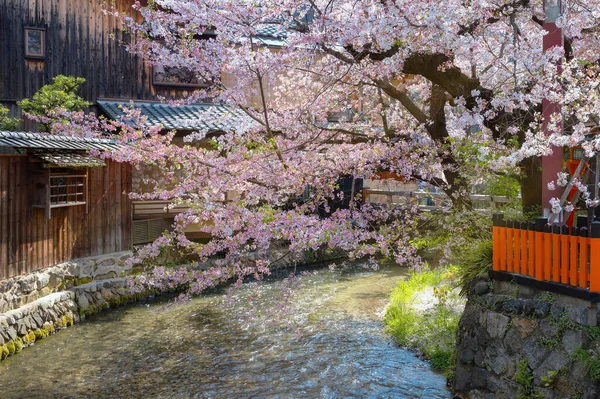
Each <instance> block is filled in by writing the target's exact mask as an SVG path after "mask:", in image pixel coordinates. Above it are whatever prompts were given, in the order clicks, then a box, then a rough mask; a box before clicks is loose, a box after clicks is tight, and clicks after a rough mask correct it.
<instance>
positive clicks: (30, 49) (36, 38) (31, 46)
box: [25, 27, 46, 59]
mask: <svg viewBox="0 0 600 399" xmlns="http://www.w3.org/2000/svg"><path fill="white" fill-rule="evenodd" d="M25 58H34V59H44V58H46V29H45V28H34V27H26V28H25Z"/></svg>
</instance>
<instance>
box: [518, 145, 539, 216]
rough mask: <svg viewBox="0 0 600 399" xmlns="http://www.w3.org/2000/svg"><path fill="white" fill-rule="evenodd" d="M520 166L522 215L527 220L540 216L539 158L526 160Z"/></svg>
mask: <svg viewBox="0 0 600 399" xmlns="http://www.w3.org/2000/svg"><path fill="white" fill-rule="evenodd" d="M520 166H521V169H522V171H521V176H520V177H519V184H520V185H521V199H522V207H523V215H525V216H528V217H529V218H534V217H538V216H542V160H541V158H539V157H531V158H527V159H525V160H523V161H522V162H521V164H520Z"/></svg>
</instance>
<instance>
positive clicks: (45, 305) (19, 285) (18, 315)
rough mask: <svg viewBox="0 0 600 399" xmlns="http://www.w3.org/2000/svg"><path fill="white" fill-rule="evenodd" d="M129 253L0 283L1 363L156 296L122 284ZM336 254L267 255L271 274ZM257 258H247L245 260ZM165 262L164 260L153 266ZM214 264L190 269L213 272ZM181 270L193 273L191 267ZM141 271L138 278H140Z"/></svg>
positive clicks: (279, 252) (279, 251) (68, 264)
mask: <svg viewBox="0 0 600 399" xmlns="http://www.w3.org/2000/svg"><path fill="white" fill-rule="evenodd" d="M130 255H131V253H130V252H119V253H114V254H109V255H103V256H97V257H92V258H85V259H77V260H73V261H70V262H66V263H63V264H60V265H56V266H53V267H49V268H46V269H43V270H40V271H37V272H35V273H32V274H29V275H24V276H17V277H13V278H9V279H6V280H2V281H0V360H3V359H5V358H6V357H8V356H10V355H12V354H14V353H17V352H20V351H21V350H22V349H23V348H25V347H27V346H29V345H32V344H33V343H34V342H35V341H36V340H39V339H42V338H45V337H47V336H48V335H50V334H53V333H55V332H57V331H59V330H61V329H63V328H67V327H69V326H70V325H72V324H73V323H75V322H78V321H80V320H83V319H85V318H86V317H87V316H90V315H92V314H94V313H97V312H99V311H101V310H103V309H106V308H108V307H115V306H118V305H121V304H125V303H130V302H134V301H137V300H138V299H140V298H143V297H147V296H149V295H154V294H157V293H156V292H151V291H147V292H135V293H134V292H133V290H130V289H129V287H128V283H127V280H126V278H119V277H117V276H119V275H121V274H122V273H125V272H128V271H130V269H131V267H130V266H128V265H127V264H126V263H125V260H126V259H127V258H128V257H129V256H130ZM336 256H337V254H335V253H333V254H326V253H323V254H321V253H317V254H314V253H310V252H307V253H304V254H301V255H294V254H292V253H290V252H289V251H288V250H287V248H273V249H271V250H270V252H269V257H270V259H271V260H272V261H273V262H274V268H275V269H278V268H286V267H290V266H293V265H296V264H307V263H314V262H320V261H324V260H326V259H330V258H336ZM256 257H258V254H254V253H250V254H248V255H246V258H247V259H248V260H252V259H254V258H256ZM160 262H165V263H166V262H167V260H166V259H161V260H158V264H160ZM214 262H215V260H210V261H208V262H206V263H203V264H200V265H195V266H194V268H195V269H206V268H208V267H211V266H213V264H214ZM180 267H188V268H192V266H191V265H189V264H187V265H180ZM144 271H145V270H144V268H141V269H139V270H137V272H144Z"/></svg>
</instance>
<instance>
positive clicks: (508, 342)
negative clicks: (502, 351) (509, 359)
mask: <svg viewBox="0 0 600 399" xmlns="http://www.w3.org/2000/svg"><path fill="white" fill-rule="evenodd" d="M504 347H505V348H506V351H507V352H508V353H509V354H511V355H518V354H520V353H521V351H522V350H523V336H522V334H521V332H520V331H519V330H518V329H517V328H511V329H509V330H508V331H507V332H506V335H505V336H504Z"/></svg>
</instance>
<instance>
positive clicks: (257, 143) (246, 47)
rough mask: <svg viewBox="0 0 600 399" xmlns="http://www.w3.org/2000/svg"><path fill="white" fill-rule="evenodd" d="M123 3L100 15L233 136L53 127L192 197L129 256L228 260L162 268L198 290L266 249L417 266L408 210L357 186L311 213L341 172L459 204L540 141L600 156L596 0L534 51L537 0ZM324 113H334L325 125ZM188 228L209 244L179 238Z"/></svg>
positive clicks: (90, 121) (86, 125) (252, 269)
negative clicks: (195, 85) (105, 141)
mask: <svg viewBox="0 0 600 399" xmlns="http://www.w3.org/2000/svg"><path fill="white" fill-rule="evenodd" d="M135 9H136V11H132V12H131V13H125V14H119V13H118V12H117V11H115V10H112V9H110V7H109V6H107V9H106V12H108V13H113V14H115V15H119V17H121V18H123V19H124V20H125V22H126V24H127V26H128V27H129V29H130V30H131V31H132V33H133V39H132V41H131V43H129V44H128V49H129V51H131V52H133V53H136V54H139V55H141V56H143V57H144V59H146V60H147V62H148V63H150V64H153V65H163V66H172V67H185V68H187V69H188V70H191V71H193V72H194V73H195V74H196V76H197V77H198V78H199V79H201V80H203V81H205V82H208V86H207V87H206V88H202V89H199V90H197V91H195V92H193V93H191V94H190V95H189V96H188V97H187V98H185V99H179V100H177V101H186V102H197V101H206V100H207V99H209V100H210V101H212V102H214V103H219V104H224V105H226V106H228V107H231V108H232V109H237V110H241V111H243V112H244V114H245V115H246V118H245V119H243V120H240V121H239V123H238V126H237V127H238V128H237V129H235V130H232V131H223V132H219V133H218V134H216V133H215V132H210V131H199V132H195V133H193V134H191V135H190V136H188V137H186V138H184V139H183V142H178V143H177V145H174V144H173V142H172V139H173V137H174V133H168V134H159V130H160V128H158V127H154V128H148V127H146V126H145V125H144V123H143V122H144V121H143V120H141V117H140V115H139V114H136V111H135V110H133V111H128V113H127V115H126V118H125V120H123V121H113V122H107V121H99V120H94V118H92V117H90V116H87V115H81V114H78V115H72V116H71V118H70V120H69V121H66V120H65V119H64V118H62V121H61V123H57V124H56V125H55V132H61V133H67V134H74V135H106V134H111V135H113V137H114V138H115V139H116V140H118V141H120V142H122V143H124V144H126V146H124V147H123V150H122V151H119V152H116V153H113V154H106V156H110V157H113V158H114V159H116V160H118V161H123V162H131V163H132V164H133V165H135V167H136V168H138V170H139V171H140V175H141V176H144V177H143V186H144V189H143V190H142V191H139V192H134V193H131V197H132V198H138V199H169V200H172V201H173V202H174V203H176V204H182V205H185V206H187V207H188V208H189V210H188V211H187V212H185V213H182V214H180V215H178V217H177V219H176V225H175V228H174V231H173V232H171V233H168V234H165V236H164V237H163V238H161V239H159V240H158V241H157V242H155V243H154V244H153V245H151V246H149V247H148V248H146V249H144V250H143V251H141V255H145V256H152V255H156V254H157V253H158V252H159V250H160V248H161V247H162V246H165V245H171V246H175V247H177V248H181V249H183V248H185V250H186V251H192V252H194V253H196V254H197V256H198V257H199V259H201V260H203V259H206V258H208V257H210V256H213V255H215V254H223V253H225V254H226V258H225V260H224V261H223V267H224V268H225V269H223V270H221V271H220V272H218V273H217V272H216V271H215V273H216V275H215V276H212V277H211V279H206V278H205V277H201V276H200V275H199V274H194V273H191V272H187V274H185V273H183V272H182V273H183V274H182V275H181V276H179V275H177V276H175V275H174V276H173V279H174V280H177V281H184V280H185V281H188V282H189V281H191V283H189V284H190V287H192V290H193V291H200V290H202V289H203V288H206V287H207V286H211V284H213V282H214V281H217V280H219V281H220V280H227V279H230V278H233V277H234V276H236V277H240V276H241V277H243V276H246V275H254V274H257V273H258V274H261V273H266V272H268V267H269V265H268V263H265V262H255V263H254V264H252V263H251V262H246V261H242V260H243V259H245V258H247V256H246V255H248V254H249V253H259V254H260V253H263V254H264V253H266V251H267V249H268V248H269V246H270V245H271V243H272V242H285V243H287V244H288V245H289V248H290V250H291V251H294V252H302V251H306V250H318V249H323V248H332V249H339V250H343V251H345V252H346V253H348V254H349V255H350V256H351V257H363V256H374V255H384V256H390V257H394V258H395V259H396V260H397V261H398V262H406V261H413V262H414V261H415V249H414V248H413V246H412V244H411V239H412V237H413V236H414V231H415V228H416V227H417V223H418V216H417V212H416V208H415V206H414V204H406V205H405V206H402V207H395V208H388V207H383V206H382V207H372V206H369V205H362V204H361V201H360V192H358V191H355V192H353V193H352V194H353V195H354V197H353V198H351V201H350V206H349V209H340V210H336V211H335V212H333V213H332V214H331V215H330V216H328V217H319V215H318V213H317V212H316V211H317V209H319V208H321V209H324V210H327V208H328V207H329V206H330V203H331V200H332V199H333V198H336V197H337V199H341V198H340V196H341V195H342V194H341V193H340V192H339V190H337V182H338V180H339V179H340V178H341V177H348V176H350V177H354V178H373V177H374V175H375V173H376V172H378V171H381V170H389V171H392V172H395V173H396V174H398V175H400V176H403V177H405V178H406V179H418V180H422V181H426V182H428V183H430V184H431V185H433V186H437V187H439V188H440V189H442V190H444V191H445V192H446V193H447V194H448V195H449V197H450V198H451V199H452V203H453V207H454V208H455V209H469V207H470V200H469V197H468V194H469V190H470V186H471V185H472V184H473V183H476V182H478V181H481V180H483V179H485V178H486V176H489V175H490V174H491V173H509V174H512V175H514V176H516V177H517V178H518V179H520V180H521V181H522V182H528V181H529V180H528V179H527V178H528V174H529V173H534V172H532V171H534V169H535V168H533V167H532V162H533V161H532V160H534V159H535V157H537V156H540V155H544V154H547V153H549V152H550V151H552V146H556V145H560V146H563V145H569V146H573V145H579V144H582V143H583V145H584V148H585V150H586V152H587V155H588V156H589V155H592V154H594V153H595V152H596V151H598V149H600V139H596V138H595V136H594V138H593V139H591V140H590V139H589V135H588V133H589V132H590V129H591V128H592V127H593V126H595V125H596V124H597V122H598V121H597V119H598V115H600V97H599V96H598V94H599V91H598V63H597V61H598V59H600V39H599V37H600V36H599V35H598V33H597V26H599V24H598V22H599V21H598V18H599V17H600V15H599V14H598V12H597V11H596V10H598V9H600V1H598V0H593V1H591V2H590V1H586V2H578V1H572V2H568V5H567V7H566V11H565V15H564V17H563V18H561V20H560V21H559V23H560V25H561V26H562V27H564V29H565V35H566V36H565V47H564V48H555V49H553V50H551V51H547V52H543V51H542V38H543V36H544V34H545V31H544V30H543V29H542V23H543V20H544V14H543V7H542V1H541V0H491V1H462V0H461V1H459V0H448V1H443V2H442V1H405V0H398V1H379V0H372V1H359V2H356V1H347V0H339V1H329V0H328V1H324V0H313V1H304V0H302V1H300V0H282V1H277V2H273V1H254V2H248V1H235V0H234V1H227V2H224V1H220V0H177V1H174V0H154V1H151V2H149V3H148V5H142V4H141V3H137V4H136V6H135ZM135 13H139V14H135ZM132 15H137V16H132ZM268 27H270V28H276V30H277V31H278V32H280V40H281V42H282V43H283V44H282V45H281V46H277V47H273V46H268V45H265V42H263V41H261V40H260V37H261V32H263V31H264V30H265V29H266V28H268ZM209 31H210V32H213V33H214V34H211V35H206V33H207V32H209ZM556 62H562V64H563V66H562V74H560V75H559V74H558V72H557V70H556V68H553V67H551V66H552V65H555V63H556ZM544 98H548V99H550V100H552V101H554V102H556V103H558V104H561V106H562V110H563V111H562V115H555V117H554V119H553V121H551V123H550V125H551V128H552V127H553V126H554V130H553V134H552V135H550V136H545V135H544V134H543V132H542V130H541V129H542V123H543V119H542V105H541V104H542V99H544ZM171 101H172V102H173V104H176V103H177V101H173V100H171ZM335 113H343V115H345V117H343V118H338V119H336V121H335V122H334V121H332V119H331V116H332V114H335ZM559 122H561V123H559ZM559 126H562V127H561V128H559ZM586 137H587V138H586ZM151 169H154V170H157V171H159V172H160V173H149V170H151ZM144 171H145V173H144ZM529 177H531V176H529ZM524 198H525V197H524ZM192 224H193V225H199V226H202V230H203V231H205V232H206V233H210V234H211V235H212V236H213V237H214V239H213V240H211V241H210V242H208V243H206V244H199V243H196V242H192V241H190V240H188V239H187V238H186V236H185V233H184V230H185V228H186V227H187V226H189V225H192ZM157 273H159V274H161V273H162V274H163V275H161V279H162V280H163V281H168V280H169V278H165V276H164V273H167V272H164V271H160V270H159V271H158V272H157ZM184 274H185V275H184ZM184 277H185V278H184ZM190 277H191V280H189V278H190ZM165 284H169V283H168V282H167V283H165Z"/></svg>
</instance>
